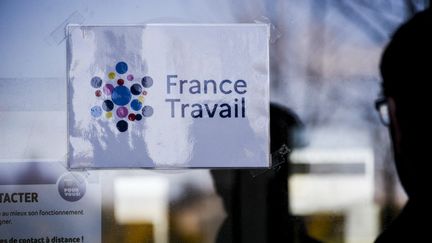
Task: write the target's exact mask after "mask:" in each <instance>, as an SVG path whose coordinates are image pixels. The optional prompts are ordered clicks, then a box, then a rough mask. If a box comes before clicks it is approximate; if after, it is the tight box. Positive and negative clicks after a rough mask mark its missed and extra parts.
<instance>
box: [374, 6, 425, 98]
mask: <svg viewBox="0 0 432 243" xmlns="http://www.w3.org/2000/svg"><path fill="white" fill-rule="evenodd" d="M431 13H432V11H431V9H428V10H426V11H423V12H420V13H418V14H416V15H415V16H414V17H413V18H412V19H411V20H409V21H408V22H407V23H406V24H404V25H402V26H401V27H400V28H399V29H398V30H397V31H396V33H395V34H394V35H393V38H392V40H391V42H390V43H389V45H388V46H387V48H386V49H385V51H384V54H383V56H382V59H381V67H380V69H381V74H382V77H383V91H384V95H385V96H391V97H393V98H395V100H397V101H402V100H403V101H405V100H407V98H409V96H412V95H415V94H416V93H419V92H420V91H422V89H425V88H426V86H427V85H428V84H427V83H428V82H431V81H432V61H431V58H432V53H431V45H432V39H431V38H432V37H431V36H432V14H431ZM423 91H424V90H423ZM411 98H412V97H411ZM408 100H411V99H408Z"/></svg>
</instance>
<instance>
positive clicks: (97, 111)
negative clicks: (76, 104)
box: [90, 106, 102, 118]
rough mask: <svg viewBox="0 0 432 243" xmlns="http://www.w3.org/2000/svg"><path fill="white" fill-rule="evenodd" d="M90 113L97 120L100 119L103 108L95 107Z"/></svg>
mask: <svg viewBox="0 0 432 243" xmlns="http://www.w3.org/2000/svg"><path fill="white" fill-rule="evenodd" d="M90 113H91V115H92V116H93V117H95V118H97V117H100V116H101V115H102V108H101V107H100V106H93V107H92V108H91V109H90Z"/></svg>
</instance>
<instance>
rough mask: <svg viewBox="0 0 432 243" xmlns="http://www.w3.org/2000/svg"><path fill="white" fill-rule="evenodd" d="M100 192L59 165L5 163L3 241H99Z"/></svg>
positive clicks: (1, 174) (90, 180)
mask: <svg viewBox="0 0 432 243" xmlns="http://www.w3.org/2000/svg"><path fill="white" fill-rule="evenodd" d="M100 191H101V188H100V183H99V181H98V178H94V177H93V176H89V174H86V173H78V172H73V173H71V172H68V171H67V170H66V169H65V168H64V167H62V166H61V165H60V164H57V163H53V162H46V163H45V162H29V163H27V162H23V163H1V164H0V242H7V243H18V242H38V243H50V242H89V243H98V242H101V192H100ZM89 226H91V227H89Z"/></svg>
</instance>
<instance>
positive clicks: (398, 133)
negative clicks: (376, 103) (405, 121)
mask: <svg viewBox="0 0 432 243" xmlns="http://www.w3.org/2000/svg"><path fill="white" fill-rule="evenodd" d="M387 104H388V111H389V116H390V134H391V137H392V140H393V148H394V149H395V153H396V154H399V153H400V152H401V148H400V146H401V139H402V130H401V128H400V125H399V120H398V119H397V115H396V112H397V105H396V101H395V100H394V98H393V97H388V98H387Z"/></svg>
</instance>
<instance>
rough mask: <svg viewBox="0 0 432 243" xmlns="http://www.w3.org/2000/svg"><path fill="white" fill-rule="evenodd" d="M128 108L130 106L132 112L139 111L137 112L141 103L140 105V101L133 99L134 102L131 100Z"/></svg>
mask: <svg viewBox="0 0 432 243" xmlns="http://www.w3.org/2000/svg"><path fill="white" fill-rule="evenodd" d="M130 106H131V108H132V110H134V111H139V110H141V107H142V103H141V101H139V100H137V99H135V100H132V102H131V104H130Z"/></svg>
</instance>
